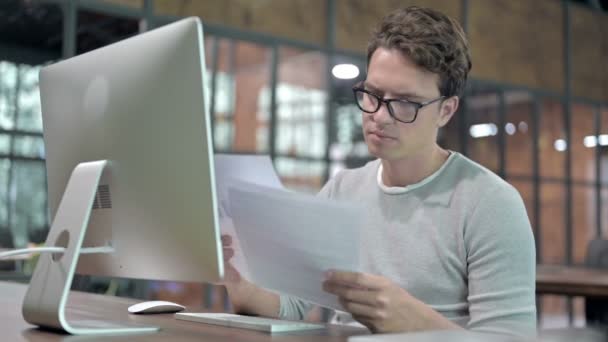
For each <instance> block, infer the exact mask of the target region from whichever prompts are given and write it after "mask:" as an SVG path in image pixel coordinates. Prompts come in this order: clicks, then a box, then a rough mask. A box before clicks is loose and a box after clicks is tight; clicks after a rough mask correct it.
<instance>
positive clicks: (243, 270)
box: [214, 153, 283, 279]
mask: <svg viewBox="0 0 608 342" xmlns="http://www.w3.org/2000/svg"><path fill="white" fill-rule="evenodd" d="M214 159H215V160H214V164H215V188H216V193H217V203H218V210H219V223H220V230H221V234H226V235H230V236H232V248H233V249H234V252H235V254H234V257H233V258H232V260H231V261H230V262H231V264H232V266H234V267H235V268H236V269H237V270H238V271H239V273H240V274H241V276H243V277H245V279H250V275H249V267H248V266H247V261H246V260H245V258H244V257H243V253H242V251H241V242H240V238H239V236H238V235H237V233H236V232H235V230H234V225H233V222H232V215H231V209H230V201H229V199H228V189H229V187H230V185H231V184H233V182H235V181H246V182H250V183H255V184H259V185H264V186H268V187H271V188H277V189H283V185H282V184H281V180H280V179H279V176H278V175H277V173H276V172H275V170H274V167H273V165H272V160H271V159H270V157H269V156H266V155H239V154H221V153H216V154H215V158H214Z"/></svg>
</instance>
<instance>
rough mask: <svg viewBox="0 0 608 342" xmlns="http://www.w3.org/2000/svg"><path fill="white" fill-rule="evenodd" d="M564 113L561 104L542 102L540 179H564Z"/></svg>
mask: <svg viewBox="0 0 608 342" xmlns="http://www.w3.org/2000/svg"><path fill="white" fill-rule="evenodd" d="M563 113H564V111H563V107H562V104H561V102H558V101H555V100H549V99H547V100H543V101H542V102H541V116H540V120H539V121H540V128H539V141H538V145H539V146H538V147H539V150H540V151H539V152H540V153H539V155H540V156H539V159H540V160H539V162H540V175H541V177H549V178H560V179H563V178H564V168H565V164H564V163H565V158H566V156H565V153H564V152H565V151H566V148H568V144H569V142H567V141H566V131H565V127H564V114H563Z"/></svg>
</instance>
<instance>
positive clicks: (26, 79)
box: [17, 65, 42, 132]
mask: <svg viewBox="0 0 608 342" xmlns="http://www.w3.org/2000/svg"><path fill="white" fill-rule="evenodd" d="M40 69H41V67H40V66H26V65H21V66H20V67H19V76H20V80H19V81H20V83H19V96H18V103H19V107H18V108H19V112H18V114H17V129H18V130H20V131H28V132H42V112H41V109H40V89H39V86H38V73H39V72H40Z"/></svg>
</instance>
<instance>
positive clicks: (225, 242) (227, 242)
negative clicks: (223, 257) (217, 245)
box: [222, 234, 232, 246]
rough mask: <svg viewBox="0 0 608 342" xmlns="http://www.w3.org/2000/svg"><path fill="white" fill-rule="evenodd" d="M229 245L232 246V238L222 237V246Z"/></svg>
mask: <svg viewBox="0 0 608 342" xmlns="http://www.w3.org/2000/svg"><path fill="white" fill-rule="evenodd" d="M231 244H232V236H230V235H228V234H224V235H222V245H223V246H230V245H231Z"/></svg>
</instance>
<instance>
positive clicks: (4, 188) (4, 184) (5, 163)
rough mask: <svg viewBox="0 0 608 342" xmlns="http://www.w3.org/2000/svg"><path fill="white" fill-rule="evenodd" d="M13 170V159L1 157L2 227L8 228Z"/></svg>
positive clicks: (0, 205) (0, 222)
mask: <svg viewBox="0 0 608 342" xmlns="http://www.w3.org/2000/svg"><path fill="white" fill-rule="evenodd" d="M10 172H11V161H10V159H8V158H0V229H8V202H7V200H8V189H9V186H8V180H9V174H10Z"/></svg>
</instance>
